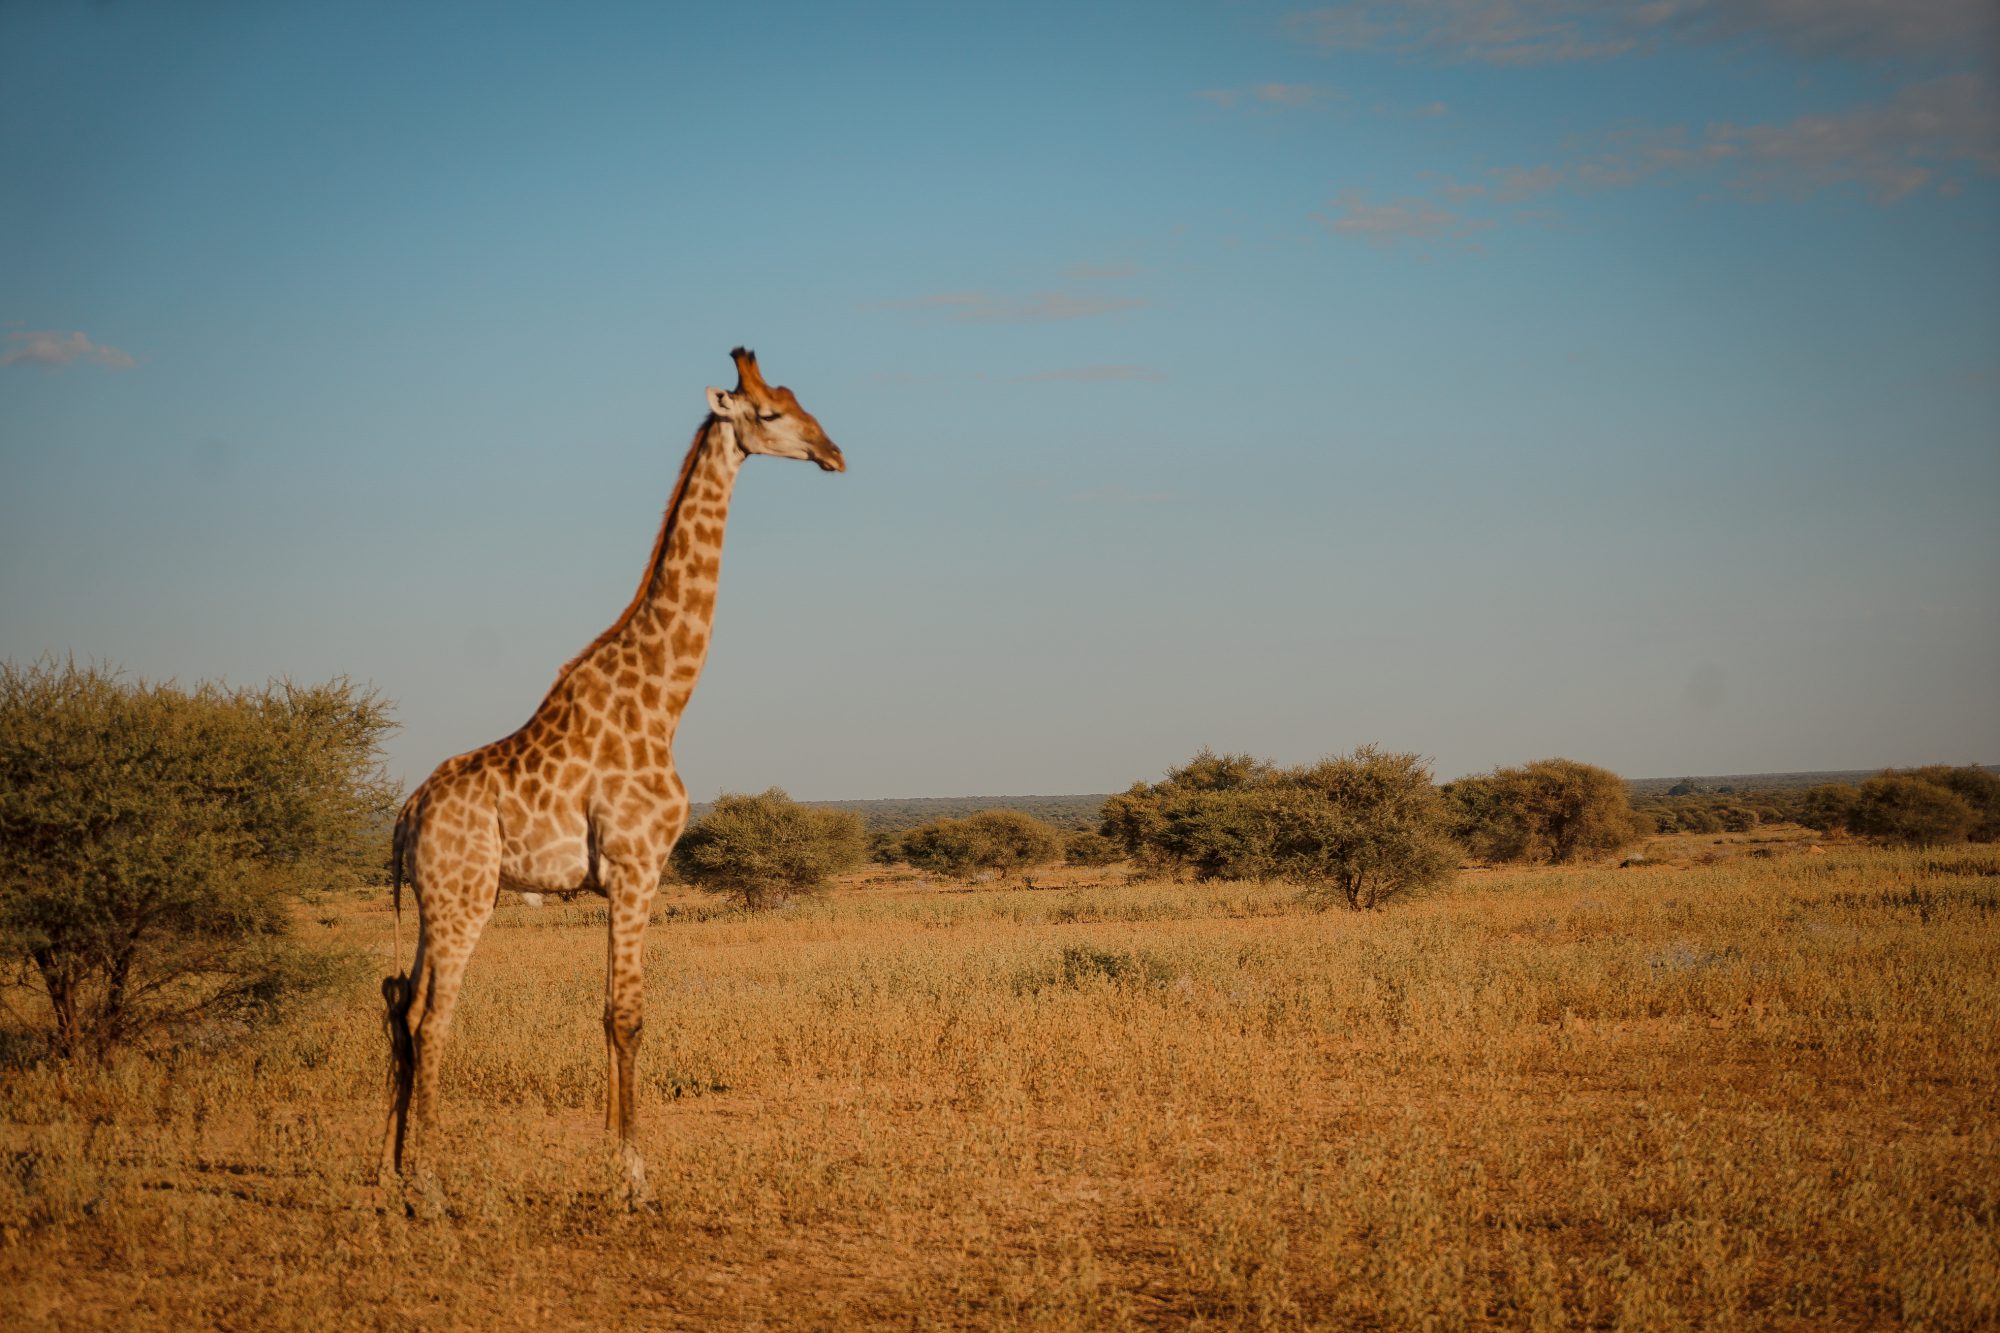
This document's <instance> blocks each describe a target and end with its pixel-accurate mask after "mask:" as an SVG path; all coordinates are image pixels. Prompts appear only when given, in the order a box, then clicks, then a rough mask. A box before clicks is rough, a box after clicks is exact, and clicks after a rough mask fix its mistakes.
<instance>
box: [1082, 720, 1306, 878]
mask: <svg viewBox="0 0 2000 1333" xmlns="http://www.w3.org/2000/svg"><path fill="white" fill-rule="evenodd" d="M1276 771H1277V770H1276V769H1274V768H1273V767H1272V766H1271V765H1270V764H1269V763H1267V762H1266V761H1264V760H1262V759H1257V758H1255V757H1253V756H1251V755H1247V754H1217V753H1215V751H1213V750H1211V749H1208V748H1207V747H1206V746H1204V747H1203V748H1202V749H1201V750H1200V751H1199V752H1198V753H1197V754H1196V755H1195V756H1194V758H1192V759H1190V760H1188V761H1187V763H1185V764H1182V765H1181V766H1180V767H1179V768H1173V769H1169V770H1167V776H1166V777H1165V778H1164V779H1162V780H1161V781H1159V782H1150V783H1149V782H1135V783H1133V784H1132V785H1131V786H1130V787H1129V788H1127V789H1126V790H1124V791H1122V792H1120V793H1118V794H1117V795H1115V796H1111V797H1107V798H1106V799H1105V802H1104V807H1103V822H1102V825H1101V826H1100V828H1099V830H1098V832H1099V833H1100V834H1101V835H1102V836H1104V837H1106V838H1109V839H1110V840H1111V841H1112V842H1115V843H1117V844H1118V845H1119V846H1120V847H1121V848H1123V849H1124V852H1125V855H1126V856H1128V857H1130V858H1132V860H1133V861H1134V862H1135V863H1136V864H1137V865H1138V866H1139V867H1140V868H1141V869H1144V870H1150V871H1175V872H1177V871H1181V870H1186V869H1189V868H1190V863H1189V861H1188V856H1187V843H1188V840H1189V839H1190V838H1191V837H1194V838H1197V839H1198V841H1200V842H1202V843H1208V842H1211V841H1212V839H1208V838H1201V837H1199V835H1198V833H1196V832H1195V831H1193V830H1188V829H1184V828H1183V829H1172V830H1171V831H1170V827H1169V826H1170V825H1173V824H1175V823H1176V822H1177V821H1178V822H1179V823H1182V824H1185V823H1186V822H1187V821H1189V820H1216V819H1219V818H1222V816H1221V815H1220V814H1219V813H1218V812H1217V810H1216V807H1217V806H1218V804H1220V802H1219V801H1218V800H1217V798H1219V797H1223V796H1225V795H1226V794H1228V793H1234V792H1243V791H1247V790H1250V789H1252V788H1255V787H1258V786H1261V785H1262V784H1264V783H1266V782H1268V781H1269V780H1270V778H1271V775H1272V774H1273V773H1275V772H1276Z"/></svg>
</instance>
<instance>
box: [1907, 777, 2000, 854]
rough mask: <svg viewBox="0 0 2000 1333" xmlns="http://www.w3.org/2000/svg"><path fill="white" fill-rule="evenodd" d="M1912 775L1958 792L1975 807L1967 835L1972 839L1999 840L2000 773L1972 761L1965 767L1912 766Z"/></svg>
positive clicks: (1962, 798) (1966, 801)
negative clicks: (1990, 771)
mask: <svg viewBox="0 0 2000 1333" xmlns="http://www.w3.org/2000/svg"><path fill="white" fill-rule="evenodd" d="M1910 776H1911V777H1913V778H1921V779H1923V780H1924V781H1925V782H1928V783H1931V784H1932V785H1933V786H1938V787H1943V788H1945V789H1946V790H1947V791H1951V792H1955V793H1956V794H1957V795H1958V798H1959V799H1960V800H1962V801H1964V802H1965V803H1966V804H1967V805H1969V806H1971V807H1972V814H1973V825H1972V830H1971V832H1969V833H1968V834H1967V835H1966V836H1967V837H1969V838H1970V839H1971V840H1972V841H1974V842H1996V841H2000V775H1996V774H1993V773H1989V772H1987V771H1986V770H1985V769H1983V768H1980V767H1978V766H1977V765H1973V764H1967V765H1966V766H1964V767H1963V768H1951V767H1949V766H1947V765H1944V764H1932V765H1930V766H1928V767H1926V768H1913V769H1911V770H1910Z"/></svg>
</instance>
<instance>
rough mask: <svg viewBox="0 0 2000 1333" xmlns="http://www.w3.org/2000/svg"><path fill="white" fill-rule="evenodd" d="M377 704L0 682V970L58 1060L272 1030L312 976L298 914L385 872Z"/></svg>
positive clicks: (388, 808)
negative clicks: (33, 998) (196, 1035)
mask: <svg viewBox="0 0 2000 1333" xmlns="http://www.w3.org/2000/svg"><path fill="white" fill-rule="evenodd" d="M393 726H394V723H393V722H392V721H391V719H390V715H389V708H388V705H387V704H386V703H385V702H384V701H383V700H382V699H380V698H379V697H378V696H377V695H375V694H374V693H373V692H371V691H367V690H363V689H359V688H357V687H355V686H354V685H353V684H351V683H350V682H349V681H347V680H345V679H337V680H334V681H331V682H328V683H327V684H324V685H312V686H300V685H295V684H293V683H291V682H289V681H283V682H278V683H276V684H273V685H269V686H265V687H263V688H261V689H228V688H225V687H223V686H219V685H199V686H196V687H195V688H193V689H191V690H186V689H182V688H180V687H178V686H175V685H172V684H165V685H153V684H147V683H144V682H140V683H127V682H125V681H124V680H122V679H121V678H120V677H119V676H118V675H117V674H116V673H114V672H109V671H104V670H100V669H97V668H94V667H78V666H77V665H76V664H75V663H73V662H71V663H65V664H63V665H61V666H58V665H56V664H54V663H53V662H47V661H44V662H39V663H36V664H34V665H32V666H28V667H18V666H15V665H14V664H12V663H5V664H0V952H4V954H5V956H6V957H8V958H10V959H11V960H13V962H14V964H15V967H16V972H15V975H14V977H13V980H14V981H15V982H16V983H18V984H21V985H25V986H26V987H27V988H28V989H30V990H31V991H34V992H36V993H38V994H39V996H40V997H41V999H42V1000H43V1001H45V1002H46V1004H47V1006H48V1008H49V1012H50V1014H51V1017H52V1018H53V1020H54V1032H53V1038H52V1040H53V1045H54V1047H55V1049H56V1051H57V1052H58V1053H60V1054H65V1055H67V1054H73V1053H77V1052H86V1051H87V1052H91V1053H95V1054H99V1055H102V1054H104V1053H107V1052H108V1051H109V1050H110V1049H111V1048H113V1047H114V1046H116V1045H118V1044H120V1043H122V1042H126V1041H130V1040H133V1039H135V1038H138V1037H140V1036H141V1035H144V1034H148V1033H157V1032H162V1031H166V1032H169V1033H170V1032H172V1031H173V1030H174V1029H175V1028H176V1027H178V1026H180V1025H183V1024H185V1023H188V1022H190V1021H211V1022H215V1021H229V1020H249V1019H253V1018H257V1017H260V1016H268V1015H269V1014H270V1013H272V1012H274V1011H275V1010H276V1009H277V1008H278V1007H279V1006H280V1005H281V1004H282V1003H283V1001H284V1000H285V999H287V998H288V997H289V996H292V995H294V994H296V993H298V992H299V991H300V990H302V989H303V988H304V987H305V986H306V985H307V984H308V983H309V982H310V981H311V980H312V979H313V977H314V976H315V975H317V974H319V973H321V972H323V966H322V965H323V963H324V960H323V959H318V960H316V959H315V958H313V957H312V956H310V955H309V954H306V953H304V952H302V951H301V950H299V949H298V948H297V947H296V946H294V944H293V942H292V940H291V938H290V912H289V904H290V902H291V901H292V900H293V899H294V898H295V897H296V896H297V895H298V894H300V893H302V892H308V891H311V890H314V889H322V888H327V887H332V886H335V885H339V884H343V883H351V882H353V880H354V879H356V878H357V877H359V876H360V875H361V874H363V873H364V872H365V871H366V870H367V869H368V868H370V867H371V866H372V864H373V863H374V862H375V861H377V860H379V854H380V848H379V846H377V845H376V844H377V843H378V842H379V840H380V838H379V835H380V831H381V829H382V827H383V825H384V823H385V822H386V821H387V820H388V818H389V817H390V816H391V815H392V814H393V813H394V809H395V799H396V795H397V793H396V790H395V788H394V787H393V785H392V784H391V783H390V782H389V781H388V780H387V778H386V776H385V775H384V774H383V772H382V768H381V754H380V742H381V740H382V738H383V737H384V736H385V735H386V734H387V732H388V731H389V730H390V729H391V728H392V727H393Z"/></svg>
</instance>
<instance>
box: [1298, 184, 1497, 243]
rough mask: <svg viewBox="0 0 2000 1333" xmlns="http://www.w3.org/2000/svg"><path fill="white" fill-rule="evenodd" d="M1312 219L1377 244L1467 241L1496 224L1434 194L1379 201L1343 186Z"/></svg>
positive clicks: (1342, 234) (1361, 191) (1363, 191)
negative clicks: (1474, 215) (1451, 204)
mask: <svg viewBox="0 0 2000 1333" xmlns="http://www.w3.org/2000/svg"><path fill="white" fill-rule="evenodd" d="M1313 220H1314V221H1315V222H1317V223H1319V224H1320V225H1321V226H1322V227H1325V228H1326V229H1327V230H1328V231H1330V232H1332V233H1333V234H1334V235H1336V236H1359V237H1361V238H1363V239H1364V240H1368V241H1373V242H1374V243H1376V244H1377V245H1393V244H1396V243H1397V242H1399V241H1452V240H1457V241H1466V240H1467V238H1469V237H1471V236H1472V235H1474V234H1476V233H1478V232H1481V231H1485V230H1486V229H1488V228H1489V227H1491V226H1492V225H1493V220H1492V219H1491V218H1480V217H1473V216H1471V215H1470V214H1467V213H1465V212H1463V211H1460V210H1457V209H1454V208H1452V207H1450V206H1448V205H1447V204H1445V203H1444V202H1443V201H1441V200H1439V199H1435V198H1424V197H1421V196H1413V197H1409V198H1403V199H1388V200H1384V201H1382V202H1380V203H1376V202H1374V201H1373V200H1371V199H1369V197H1368V194H1367V191H1365V190H1342V191H1341V192H1340V193H1339V194H1337V195H1335V196H1334V197H1333V199H1331V200H1330V201H1328V203H1327V207H1326V211H1325V212H1321V213H1315V214H1314V215H1313Z"/></svg>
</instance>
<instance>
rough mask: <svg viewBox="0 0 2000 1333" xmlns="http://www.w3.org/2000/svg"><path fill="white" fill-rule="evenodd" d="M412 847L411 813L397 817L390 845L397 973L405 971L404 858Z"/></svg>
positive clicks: (390, 882)
mask: <svg viewBox="0 0 2000 1333" xmlns="http://www.w3.org/2000/svg"><path fill="white" fill-rule="evenodd" d="M409 846H410V824H409V813H408V811H405V812H404V813H403V814H400V815H398V816H396V832H395V834H394V835H393V836H392V837H391V839H390V843H389V886H390V894H391V898H390V901H391V902H393V903H394V904H395V908H396V972H397V974H398V975H401V973H402V971H403V858H404V856H405V854H406V853H407V852H408V850H409Z"/></svg>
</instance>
